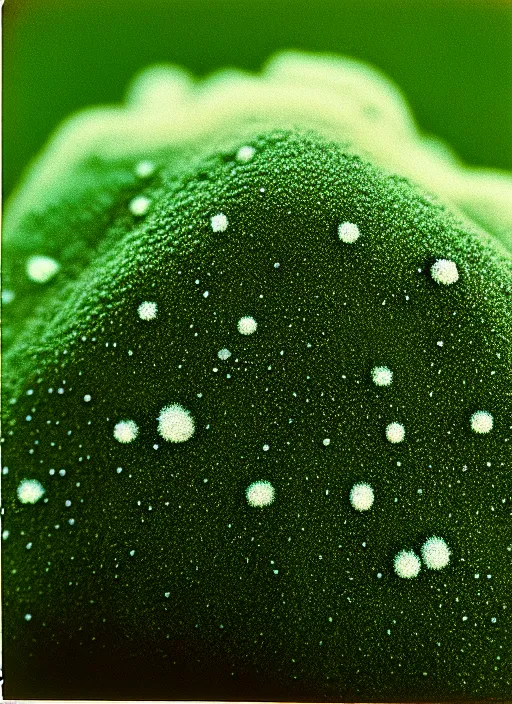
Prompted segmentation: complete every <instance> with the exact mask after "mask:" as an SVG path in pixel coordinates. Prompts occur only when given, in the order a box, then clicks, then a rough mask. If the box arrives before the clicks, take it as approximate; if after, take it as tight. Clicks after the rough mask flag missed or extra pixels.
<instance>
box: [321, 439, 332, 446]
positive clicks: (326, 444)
mask: <svg viewBox="0 0 512 704" xmlns="http://www.w3.org/2000/svg"><path fill="white" fill-rule="evenodd" d="M322 444H323V445H324V446H325V447H328V446H329V445H330V444H331V441H330V439H329V438H325V439H324V440H322Z"/></svg>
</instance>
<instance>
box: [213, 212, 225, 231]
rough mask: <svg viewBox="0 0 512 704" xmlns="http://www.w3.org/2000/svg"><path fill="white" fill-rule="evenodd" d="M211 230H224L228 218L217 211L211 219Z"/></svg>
mask: <svg viewBox="0 0 512 704" xmlns="http://www.w3.org/2000/svg"><path fill="white" fill-rule="evenodd" d="M211 223H212V230H213V231H214V232H225V231H226V230H227V228H228V219H227V217H226V216H225V215H224V213H218V215H214V216H213V217H212V219H211Z"/></svg>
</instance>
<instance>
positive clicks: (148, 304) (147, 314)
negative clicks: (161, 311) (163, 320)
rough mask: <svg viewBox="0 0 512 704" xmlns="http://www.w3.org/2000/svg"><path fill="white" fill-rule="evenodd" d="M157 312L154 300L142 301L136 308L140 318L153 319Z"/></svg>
mask: <svg viewBox="0 0 512 704" xmlns="http://www.w3.org/2000/svg"><path fill="white" fill-rule="evenodd" d="M157 312H158V306H157V304H156V303H155V302H154V301H143V302H142V303H141V304H140V306H139V307H138V308H137V313H138V314H139V318H140V319H141V320H154V319H155V318H156V314H157Z"/></svg>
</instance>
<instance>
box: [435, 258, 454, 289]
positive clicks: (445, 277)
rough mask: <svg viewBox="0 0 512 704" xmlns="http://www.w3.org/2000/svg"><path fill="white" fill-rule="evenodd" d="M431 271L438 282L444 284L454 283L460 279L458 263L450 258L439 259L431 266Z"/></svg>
mask: <svg viewBox="0 0 512 704" xmlns="http://www.w3.org/2000/svg"><path fill="white" fill-rule="evenodd" d="M430 273H431V275H432V278H433V279H434V281H435V282H436V284H444V285H445V286H449V285H450V284H454V283H455V282H456V281H458V279H459V272H458V270H457V264H455V262H452V261H450V260H449V259H438V260H437V261H436V262H435V264H432V266H431V267H430Z"/></svg>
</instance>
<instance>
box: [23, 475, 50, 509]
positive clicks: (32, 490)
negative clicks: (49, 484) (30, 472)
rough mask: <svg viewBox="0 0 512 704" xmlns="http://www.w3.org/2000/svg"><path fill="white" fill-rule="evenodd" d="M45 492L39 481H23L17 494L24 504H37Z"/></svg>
mask: <svg viewBox="0 0 512 704" xmlns="http://www.w3.org/2000/svg"><path fill="white" fill-rule="evenodd" d="M44 491H45V490H44V487H43V485H42V484H41V482H39V481H37V479H23V481H22V482H20V484H19V486H18V489H17V492H16V493H17V494H18V499H19V500H20V501H21V503H22V504H35V503H36V501H39V499H40V498H41V496H42V495H43V494H44Z"/></svg>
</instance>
